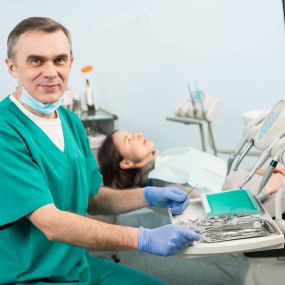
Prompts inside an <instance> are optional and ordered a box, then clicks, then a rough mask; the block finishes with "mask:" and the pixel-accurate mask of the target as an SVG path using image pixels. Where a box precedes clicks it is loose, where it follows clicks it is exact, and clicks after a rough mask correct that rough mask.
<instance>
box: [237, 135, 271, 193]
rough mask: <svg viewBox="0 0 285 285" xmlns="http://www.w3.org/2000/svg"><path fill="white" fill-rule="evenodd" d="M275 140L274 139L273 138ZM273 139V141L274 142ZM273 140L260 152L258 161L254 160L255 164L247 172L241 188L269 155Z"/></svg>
mask: <svg viewBox="0 0 285 285" xmlns="http://www.w3.org/2000/svg"><path fill="white" fill-rule="evenodd" d="M275 141H276V140H275ZM275 141H274V142H275ZM274 142H273V143H272V144H271V145H270V146H269V147H268V148H267V149H266V150H265V151H264V152H263V153H262V154H261V156H260V157H259V159H258V161H257V162H256V164H255V166H254V167H253V168H252V170H251V172H250V173H249V174H248V176H247V177H246V178H245V180H244V181H243V183H242V184H241V185H240V188H241V189H242V188H243V186H244V185H245V184H246V183H247V182H248V181H249V180H250V179H251V178H252V176H253V175H254V174H255V172H256V171H257V170H258V169H259V168H260V167H261V166H262V165H263V164H264V163H265V161H266V160H267V159H268V158H269V157H270V153H271V149H272V145H273V144H274Z"/></svg>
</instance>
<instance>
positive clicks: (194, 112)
mask: <svg viewBox="0 0 285 285" xmlns="http://www.w3.org/2000/svg"><path fill="white" fill-rule="evenodd" d="M187 89H188V92H189V95H190V98H191V102H192V105H193V116H194V118H195V117H196V115H197V113H198V110H197V107H196V103H195V100H194V97H193V93H192V91H191V86H190V84H189V83H188V82H187Z"/></svg>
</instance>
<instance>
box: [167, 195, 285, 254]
mask: <svg viewBox="0 0 285 285" xmlns="http://www.w3.org/2000/svg"><path fill="white" fill-rule="evenodd" d="M229 192H232V191H229ZM245 192H247V191H245ZM246 195H248V193H247V194H246ZM248 197H250V198H247V199H249V200H248V202H251V203H252V204H249V205H250V209H251V207H252V208H253V207H254V208H255V209H258V211H257V212H258V214H233V213H234V211H228V210H227V209H226V210H225V209H224V208H223V209H224V211H223V215H221V216H218V215H216V216H212V215H207V212H206V211H205V210H204V205H203V203H205V202H203V200H202V199H201V198H198V199H191V200H190V204H189V206H188V207H187V209H186V210H185V211H184V213H183V214H182V215H172V214H171V212H170V211H169V215H170V219H171V222H172V223H173V224H175V225H180V226H183V227H186V228H188V229H195V230H198V231H199V232H200V234H201V239H200V240H199V241H197V242H194V245H193V246H189V247H188V248H186V249H185V250H184V251H183V253H182V256H183V257H185V258H190V257H195V256H207V255H216V254H224V253H236V252H249V251H258V250H270V249H277V248H283V247H284V235H283V233H282V232H281V230H280V229H279V228H278V226H277V225H276V224H275V223H274V221H273V220H272V218H271V216H270V215H269V214H268V213H267V211H266V210H265V209H264V208H263V206H262V205H261V204H260V202H259V201H258V200H257V198H256V197H255V196H252V195H250V194H249V195H248ZM225 200H226V199H225ZM208 201H214V200H212V199H208ZM235 202H237V204H238V201H235ZM208 203H209V202H208ZM209 204H211V203H209ZM231 204H232V203H231ZM211 209H213V211H214V212H215V213H219V212H222V211H221V209H220V208H215V207H214V208H213V207H212V208H211ZM234 209H235V208H234ZM226 212H227V213H229V215H225V213H226ZM208 213H209V212H208Z"/></svg>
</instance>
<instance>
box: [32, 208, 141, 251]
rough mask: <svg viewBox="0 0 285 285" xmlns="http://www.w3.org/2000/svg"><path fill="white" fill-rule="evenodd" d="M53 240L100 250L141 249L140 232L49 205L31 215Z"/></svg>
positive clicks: (36, 224)
mask: <svg viewBox="0 0 285 285" xmlns="http://www.w3.org/2000/svg"><path fill="white" fill-rule="evenodd" d="M27 217H28V219H29V220H30V221H31V222H32V223H33V224H34V225H35V226H36V227H38V228H39V230H41V231H42V232H43V233H44V234H45V236H46V237H47V238H48V239H49V240H52V241H61V242H65V243H70V244H73V245H77V246H81V247H85V248H96V249H99V250H120V249H137V246H138V229H137V228H131V227H125V226H120V225H111V224H106V223H102V222H100V221H97V220H93V219H90V218H88V217H83V216H80V215H77V214H73V213H70V212H65V211H60V210H58V209H57V208H55V206H54V205H52V204H50V205H46V206H43V207H41V208H40V209H38V210H36V211H34V212H33V213H31V214H30V215H28V216H27Z"/></svg>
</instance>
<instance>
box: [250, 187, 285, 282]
mask: <svg viewBox="0 0 285 285" xmlns="http://www.w3.org/2000/svg"><path fill="white" fill-rule="evenodd" d="M284 193H285V187H283V188H281V189H280V190H279V191H278V193H277V194H276V198H275V222H276V224H277V225H278V226H279V228H280V229H281V231H282V232H283V233H284V232H285V220H284V219H283V218H284V215H283V216H282V212H283V211H282V196H283V195H284ZM244 256H246V257H247V260H248V262H249V269H248V272H247V275H246V277H245V283H244V285H268V284H270V285H279V284H280V285H283V284H284V283H285V248H281V249H274V250H265V251H257V252H249V253H244Z"/></svg>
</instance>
